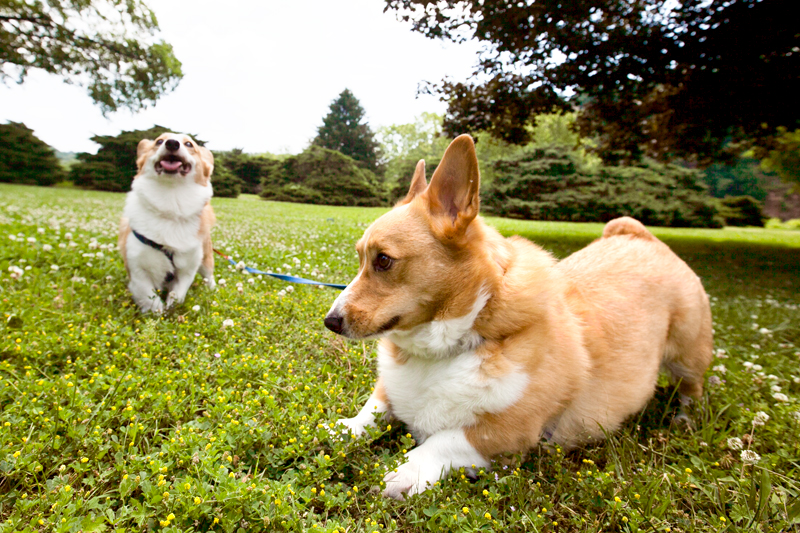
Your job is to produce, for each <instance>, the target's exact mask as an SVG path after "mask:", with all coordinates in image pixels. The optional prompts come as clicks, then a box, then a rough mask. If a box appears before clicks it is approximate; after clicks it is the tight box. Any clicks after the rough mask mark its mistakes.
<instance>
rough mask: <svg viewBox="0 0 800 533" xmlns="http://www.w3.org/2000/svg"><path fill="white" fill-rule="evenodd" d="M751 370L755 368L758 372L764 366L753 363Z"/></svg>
mask: <svg viewBox="0 0 800 533" xmlns="http://www.w3.org/2000/svg"><path fill="white" fill-rule="evenodd" d="M753 370H755V371H756V372H760V371H762V370H764V367H763V366H761V365H753Z"/></svg>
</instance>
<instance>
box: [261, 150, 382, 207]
mask: <svg viewBox="0 0 800 533" xmlns="http://www.w3.org/2000/svg"><path fill="white" fill-rule="evenodd" d="M261 186H262V190H261V197H262V198H264V199H265V200H276V201H282V202H298V203H310V204H325V205H351V206H366V207H375V206H380V205H384V204H385V199H384V191H383V189H382V188H381V186H380V184H379V182H378V179H377V178H376V177H375V175H374V174H373V173H372V172H370V171H369V170H366V169H363V168H360V167H359V166H358V165H357V163H356V162H355V161H354V160H353V159H352V158H350V157H348V156H346V155H344V154H341V153H339V152H336V151H334V150H328V149H327V148H321V147H319V146H311V147H309V148H308V149H307V150H306V151H304V152H302V153H300V154H298V155H296V156H291V157H287V158H285V159H283V160H279V161H275V164H273V165H271V166H270V167H269V168H268V169H267V174H266V175H265V176H264V178H263V180H262V182H261Z"/></svg>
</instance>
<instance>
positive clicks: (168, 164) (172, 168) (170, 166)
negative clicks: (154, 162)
mask: <svg viewBox="0 0 800 533" xmlns="http://www.w3.org/2000/svg"><path fill="white" fill-rule="evenodd" d="M181 165H183V163H181V162H180V161H161V166H162V167H164V170H166V171H167V172H177V171H178V169H179V168H181Z"/></svg>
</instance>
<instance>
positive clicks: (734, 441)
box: [728, 437, 744, 450]
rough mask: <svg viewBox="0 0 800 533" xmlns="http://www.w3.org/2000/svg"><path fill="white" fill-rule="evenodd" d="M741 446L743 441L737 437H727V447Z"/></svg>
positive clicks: (736, 447) (737, 448) (738, 448)
mask: <svg viewBox="0 0 800 533" xmlns="http://www.w3.org/2000/svg"><path fill="white" fill-rule="evenodd" d="M743 447H744V443H743V442H742V439H740V438H739V437H731V438H729V439H728V448H730V449H731V450H741V449H742V448H743Z"/></svg>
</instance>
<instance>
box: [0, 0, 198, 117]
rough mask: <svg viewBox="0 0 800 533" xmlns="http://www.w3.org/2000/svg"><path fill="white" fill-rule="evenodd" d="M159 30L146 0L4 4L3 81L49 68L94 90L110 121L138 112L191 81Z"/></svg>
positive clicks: (8, 0)
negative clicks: (112, 115) (114, 115)
mask: <svg viewBox="0 0 800 533" xmlns="http://www.w3.org/2000/svg"><path fill="white" fill-rule="evenodd" d="M158 29H159V28H158V21H157V20H156V17H155V14H154V13H153V12H152V11H151V10H150V9H149V8H148V7H147V6H146V5H145V4H144V2H142V1H141V0H94V1H91V0H42V1H35V2H34V1H26V0H0V79H1V80H3V81H7V80H9V79H12V78H17V80H18V81H19V82H20V83H22V82H23V81H24V80H25V77H26V76H27V74H28V72H29V71H30V70H31V69H41V70H44V71H45V72H49V73H51V74H57V75H59V76H61V77H63V78H64V80H65V81H66V82H67V83H75V84H77V85H81V86H86V87H87V89H88V92H89V96H90V98H91V99H92V100H93V101H94V102H95V103H96V104H97V105H99V106H100V109H101V110H102V112H103V114H107V113H109V112H112V111H116V110H117V109H118V108H120V107H126V108H129V109H131V110H133V111H136V110H138V109H140V108H142V107H146V106H147V105H148V103H155V101H156V100H157V99H158V98H159V97H160V96H162V95H163V94H165V93H167V92H169V91H171V90H172V89H174V88H175V86H176V85H177V84H178V82H179V81H180V79H181V77H182V76H183V73H182V72H181V63H180V61H178V60H177V59H176V58H175V55H174V54H173V51H172V46H171V45H169V44H167V43H165V42H164V41H161V40H156V39H155V34H156V33H157V31H158Z"/></svg>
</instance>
